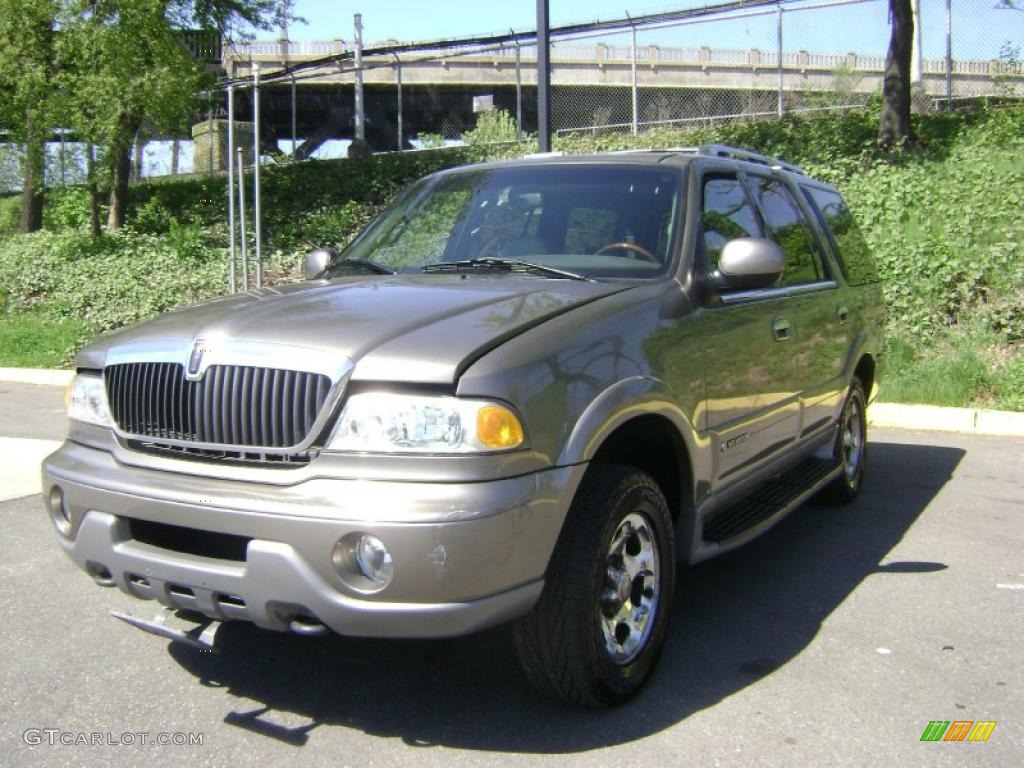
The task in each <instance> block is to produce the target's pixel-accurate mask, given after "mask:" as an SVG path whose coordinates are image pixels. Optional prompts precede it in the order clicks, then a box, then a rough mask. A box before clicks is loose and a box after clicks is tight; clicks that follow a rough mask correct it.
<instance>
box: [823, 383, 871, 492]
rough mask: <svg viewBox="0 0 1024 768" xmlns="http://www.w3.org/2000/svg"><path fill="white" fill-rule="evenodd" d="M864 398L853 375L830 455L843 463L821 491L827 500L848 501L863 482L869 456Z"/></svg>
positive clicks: (860, 385) (861, 388) (858, 490)
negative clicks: (836, 474)
mask: <svg viewBox="0 0 1024 768" xmlns="http://www.w3.org/2000/svg"><path fill="white" fill-rule="evenodd" d="M866 403H867V401H866V398H865V397H864V385H863V384H861V382H860V379H858V378H854V380H853V381H852V382H851V383H850V392H849V394H848V395H847V396H846V402H845V403H844V404H843V412H842V415H841V416H840V418H839V434H838V435H836V444H835V447H834V448H833V455H834V456H835V458H836V460H837V461H838V462H839V463H840V465H841V466H842V470H843V471H842V474H840V475H839V477H837V478H836V479H835V480H833V481H832V482H831V483H830V484H829V485H828V486H827V487H826V488H825V491H824V494H823V495H824V497H825V499H826V500H828V501H831V502H833V503H835V504H848V503H849V502H851V501H853V500H854V499H855V498H857V494H858V493H859V492H860V487H861V485H862V483H863V482H864V469H865V465H866V462H867V456H868V419H867V405H866Z"/></svg>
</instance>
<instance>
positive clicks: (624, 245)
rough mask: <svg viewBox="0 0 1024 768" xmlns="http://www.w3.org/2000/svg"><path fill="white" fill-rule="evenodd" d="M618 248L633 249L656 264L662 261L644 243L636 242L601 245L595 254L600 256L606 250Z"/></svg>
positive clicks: (646, 259) (645, 259)
mask: <svg viewBox="0 0 1024 768" xmlns="http://www.w3.org/2000/svg"><path fill="white" fill-rule="evenodd" d="M616 248H621V249H623V250H625V251H632V252H633V253H636V254H638V255H639V256H641V257H642V258H643V259H644V261H653V262H654V263H655V264H660V263H661V262H659V261H658V257H657V256H655V255H654V254H653V253H651V252H650V251H648V250H647V249H646V248H644V247H643V246H642V245H637V244H636V243H608V245H603V246H601V248H599V249H598V251H597V253H595V254H594V255H595V256H600V255H601V254H602V253H604V252H605V251H613V250H615V249H616Z"/></svg>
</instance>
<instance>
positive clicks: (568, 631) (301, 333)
mask: <svg viewBox="0 0 1024 768" xmlns="http://www.w3.org/2000/svg"><path fill="white" fill-rule="evenodd" d="M305 269H306V272H307V275H306V276H307V278H308V280H307V281H306V282H304V283H302V284H293V285H283V286H276V287H273V288H265V289H262V290H256V291H250V292H249V293H246V294H244V295H237V296H230V297H224V298H220V299H216V300H214V301H210V302H207V303H205V304H201V305H198V306H194V307H190V308H187V309H183V310H179V311H174V312H168V313H166V314H164V315H161V316H160V317H157V318H155V319H153V320H150V321H149V322H146V323H143V324H141V325H138V326H136V327H133V328H128V329H125V330H121V331H118V332H116V333H113V334H110V335H107V336H105V337H102V338H100V339H98V340H97V341H95V342H94V343H92V344H91V345H89V346H88V347H86V348H85V349H84V350H82V352H81V353H80V354H79V355H78V357H77V359H76V368H77V375H76V377H75V379H74V382H73V383H72V386H71V388H70V392H69V416H70V433H69V436H68V440H67V442H66V443H65V444H64V445H63V446H62V447H61V448H60V449H59V450H58V451H57V452H56V453H54V454H53V455H52V456H50V457H49V458H48V459H46V461H45V463H44V465H43V488H44V500H45V503H46V506H47V508H48V511H49V514H50V517H51V518H52V520H53V523H54V525H55V527H56V529H57V533H58V540H59V542H60V544H61V546H62V547H63V548H64V550H65V551H66V552H67V554H68V555H69V556H70V557H71V558H72V560H74V561H75V562H76V563H77V564H78V565H79V566H80V567H81V568H83V569H84V570H85V571H87V572H88V573H89V574H90V575H91V576H92V578H93V579H94V580H95V581H96V583H98V584H100V585H102V586H117V587H119V588H120V589H121V590H123V591H124V592H127V593H128V594H130V595H133V596H135V597H138V598H142V599H155V600H157V601H158V602H159V603H161V604H162V606H163V609H162V612H161V614H160V615H158V616H157V618H155V619H153V620H149V619H142V618H139V617H136V616H132V615H128V614H117V615H118V616H119V618H122V619H124V620H125V621H128V622H130V623H132V624H134V625H135V626H138V627H140V628H142V629H145V630H146V631H149V632H152V633H156V634H159V635H162V636H165V637H169V638H171V639H174V640H178V641H183V642H187V643H191V644H193V645H198V646H200V647H204V648H209V647H213V644H214V643H215V640H216V638H215V636H214V635H215V632H216V629H217V627H218V626H220V623H221V622H223V621H227V620H243V621H249V622H253V623H255V624H256V625H258V626H260V627H263V628H266V629H273V630H281V631H291V632H295V633H298V634H300V635H319V634H324V633H327V632H329V631H334V632H337V633H340V634H343V635H351V636H372V637H405V638H426V637H445V636H452V635H459V634H463V633H468V632H474V631H476V630H479V629H482V628H484V627H488V626H492V625H495V624H500V623H504V622H511V623H512V631H513V633H514V636H515V641H516V647H517V649H518V653H519V657H520V659H521V662H522V666H523V669H524V670H525V673H526V675H527V676H528V677H529V679H530V680H531V681H532V682H533V683H534V684H535V685H536V686H537V687H538V688H539V689H540V690H541V691H544V692H546V693H548V694H552V695H554V696H557V697H560V698H562V699H565V700H568V701H572V702H576V703H580V704H586V705H604V704H614V703H618V702H622V701H625V700H626V699H628V698H629V697H630V696H631V695H632V694H634V693H635V692H636V691H637V690H638V689H639V688H640V686H641V685H642V684H643V683H644V681H645V679H646V678H647V677H648V676H649V675H650V673H651V670H652V668H653V666H654V664H655V661H656V659H657V657H658V652H659V649H660V647H661V646H662V641H663V639H664V637H665V633H666V630H667V627H668V623H669V615H670V611H671V608H672V604H673V593H674V590H675V585H676V579H677V564H683V563H695V562H698V561H701V560H704V559H706V558H709V557H712V556H714V555H717V554H720V553H722V552H726V551H728V550H730V549H733V548H734V547H737V546H739V545H741V544H743V543H745V542H747V541H749V540H750V539H752V538H754V537H755V536H757V535H759V534H761V533H763V532H764V531H765V530H767V529H768V528H770V527H772V526H773V525H775V524H776V523H777V522H778V521H779V520H780V519H781V518H782V517H783V516H784V515H786V514H787V513H788V512H790V511H791V510H792V509H794V508H795V507H796V506H798V505H799V504H801V503H802V502H803V501H805V500H807V499H809V498H810V497H811V496H813V495H815V494H819V493H821V494H824V495H827V496H828V497H829V498H831V499H833V500H836V501H839V502H845V501H849V500H851V499H852V498H853V497H854V496H856V494H857V492H858V490H859V488H860V486H861V481H862V479H863V476H864V466H865V457H866V450H867V444H866V440H865V438H866V420H865V409H866V405H867V401H868V398H869V396H871V395H872V394H873V392H874V391H875V389H876V388H877V383H878V378H879V372H880V363H881V349H882V324H883V312H884V309H883V303H882V298H881V293H880V290H879V286H878V282H877V279H876V277H875V274H874V271H873V266H872V260H871V257H870V254H869V253H868V251H867V249H866V247H865V244H864V241H863V239H862V238H861V236H860V235H859V233H858V230H857V227H856V225H855V223H854V220H853V218H852V216H851V215H850V212H849V211H848V210H847V207H846V205H845V203H844V202H843V199H842V197H841V196H840V195H839V193H838V192H837V191H836V190H835V189H834V188H832V187H831V186H829V185H827V184H823V183H821V182H819V181H815V180H814V179H811V178H809V177H808V176H807V175H805V174H804V173H803V172H802V171H801V170H800V169H799V168H797V167H795V166H792V165H789V164H786V163H784V162H781V161H779V160H776V159H773V158H767V157H763V156H761V155H756V154H753V153H749V152H744V151H741V150H737V149H733V148H731V147H724V146H719V145H711V146H705V147H701V148H699V149H680V150H671V151H645V152H629V153H623V154H614V155H597V156H575V157H561V156H543V157H530V158H526V159H523V160H519V161H515V162H502V163H493V164H485V165H478V166H472V167H467V168H459V169H455V170H451V171H446V172H443V173H438V174H435V175H432V176H429V177H427V178H425V179H423V180H421V181H419V182H418V183H416V184H414V185H413V186H412V187H411V188H409V189H408V190H407V191H405V192H404V193H403V194H402V195H400V196H399V197H398V199H397V200H396V201H395V202H394V204H393V205H391V206H390V207H389V208H388V209H387V210H386V211H385V212H384V213H383V214H381V216H380V217H379V218H378V219H376V221H374V222H373V223H372V224H371V225H370V226H369V227H368V228H367V229H366V230H365V231H364V232H363V233H362V234H361V235H360V236H359V237H358V238H357V239H356V240H355V241H354V242H353V243H352V244H351V246H349V247H348V248H347V249H346V250H345V251H344V252H343V253H341V254H340V255H339V254H335V253H333V252H328V251H316V252H314V253H312V254H310V256H309V257H308V258H307V260H306V264H305ZM172 612H175V619H174V622H171V623H168V622H167V618H168V615H169V614H171V613H172ZM183 616H194V617H199V618H201V619H202V621H201V622H199V624H198V625H196V626H193V628H192V629H190V630H187V631H186V630H185V629H180V628H176V627H175V626H173V625H174V624H175V623H180V622H181V621H182V617H183Z"/></svg>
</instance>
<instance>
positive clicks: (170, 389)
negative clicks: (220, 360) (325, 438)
mask: <svg viewBox="0 0 1024 768" xmlns="http://www.w3.org/2000/svg"><path fill="white" fill-rule="evenodd" d="M104 377H105V380H106V387H107V399H108V400H109V402H110V410H111V413H112V415H113V417H114V421H116V422H117V425H118V427H119V428H120V429H121V430H122V431H123V432H126V433H128V434H131V435H139V436H144V437H150V438H154V439H157V440H161V439H162V440H169V441H178V442H186V443H205V444H209V445H231V446H252V447H260V448H289V447H292V446H296V445H299V444H300V443H302V442H303V441H304V440H305V439H306V438H307V437H308V436H309V432H310V430H311V429H312V428H313V425H314V423H315V422H316V420H317V417H318V416H319V415H320V411H321V410H322V409H323V406H324V403H325V402H326V400H327V395H328V393H329V392H330V389H331V380H330V378H329V377H327V376H325V375H323V374H320V373H306V372H303V371H288V370H281V369H276V368H256V367H252V366H242V365H211V366H210V367H209V368H208V369H207V370H206V374H205V376H203V378H202V379H201V380H199V381H189V380H187V379H186V378H185V368H184V366H182V365H181V364H180V363H121V364H117V365H110V366H107V368H106V370H105V371H104Z"/></svg>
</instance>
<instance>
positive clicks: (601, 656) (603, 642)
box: [514, 466, 675, 706]
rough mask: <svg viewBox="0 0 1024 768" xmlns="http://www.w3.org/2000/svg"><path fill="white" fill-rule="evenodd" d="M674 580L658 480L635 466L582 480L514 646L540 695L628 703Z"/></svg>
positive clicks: (653, 652) (657, 636)
mask: <svg viewBox="0 0 1024 768" xmlns="http://www.w3.org/2000/svg"><path fill="white" fill-rule="evenodd" d="M674 587H675V540H674V534H673V528H672V517H671V514H670V512H669V508H668V504H667V503H666V501H665V496H664V494H663V493H662V492H661V489H660V488H659V487H658V485H657V483H655V482H654V480H653V479H652V478H651V477H650V476H649V475H647V474H646V473H644V472H640V471H638V470H634V469H631V468H628V467H618V466H612V467H608V466H599V467H598V466H595V467H593V468H592V469H591V470H590V472H589V473H588V474H587V476H586V477H585V478H584V481H583V483H582V485H581V486H580V489H579V491H578V493H577V495H576V498H575V499H574V501H573V504H572V508H571V509H570V511H569V516H568V518H567V520H566V523H565V527H564V529H563V532H562V535H561V537H560V538H559V541H558V544H557V546H556V547H555V551H554V554H553V555H552V558H551V563H550V565H549V567H548V573H547V577H546V581H545V585H544V591H543V593H542V594H541V597H540V599H539V601H538V602H537V605H536V606H534V608H533V610H532V611H531V612H530V613H529V614H527V615H526V616H524V617H523V618H522V619H520V620H519V621H518V622H516V624H515V628H514V634H515V641H516V651H517V654H518V656H519V661H520V664H521V665H522V667H523V670H524V671H525V673H526V676H527V677H528V678H529V680H530V682H531V683H532V684H533V685H534V687H536V688H537V689H538V690H540V691H541V692H542V693H545V694H548V695H551V696H554V697H556V698H559V699H562V700H564V701H567V702H571V703H575V704H583V705H586V706H607V705H611V704H619V703H622V702H624V701H627V700H628V699H629V698H631V697H632V696H633V695H634V694H635V693H636V692H637V691H638V690H640V688H641V686H642V685H643V683H644V682H645V681H646V679H647V678H648V676H649V675H650V673H651V670H652V669H653V667H654V664H655V662H656V661H657V658H658V654H659V651H660V650H661V645H662V642H663V640H664V637H665V632H666V629H667V627H668V617H669V611H670V610H671V606H672V595H673V591H674Z"/></svg>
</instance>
